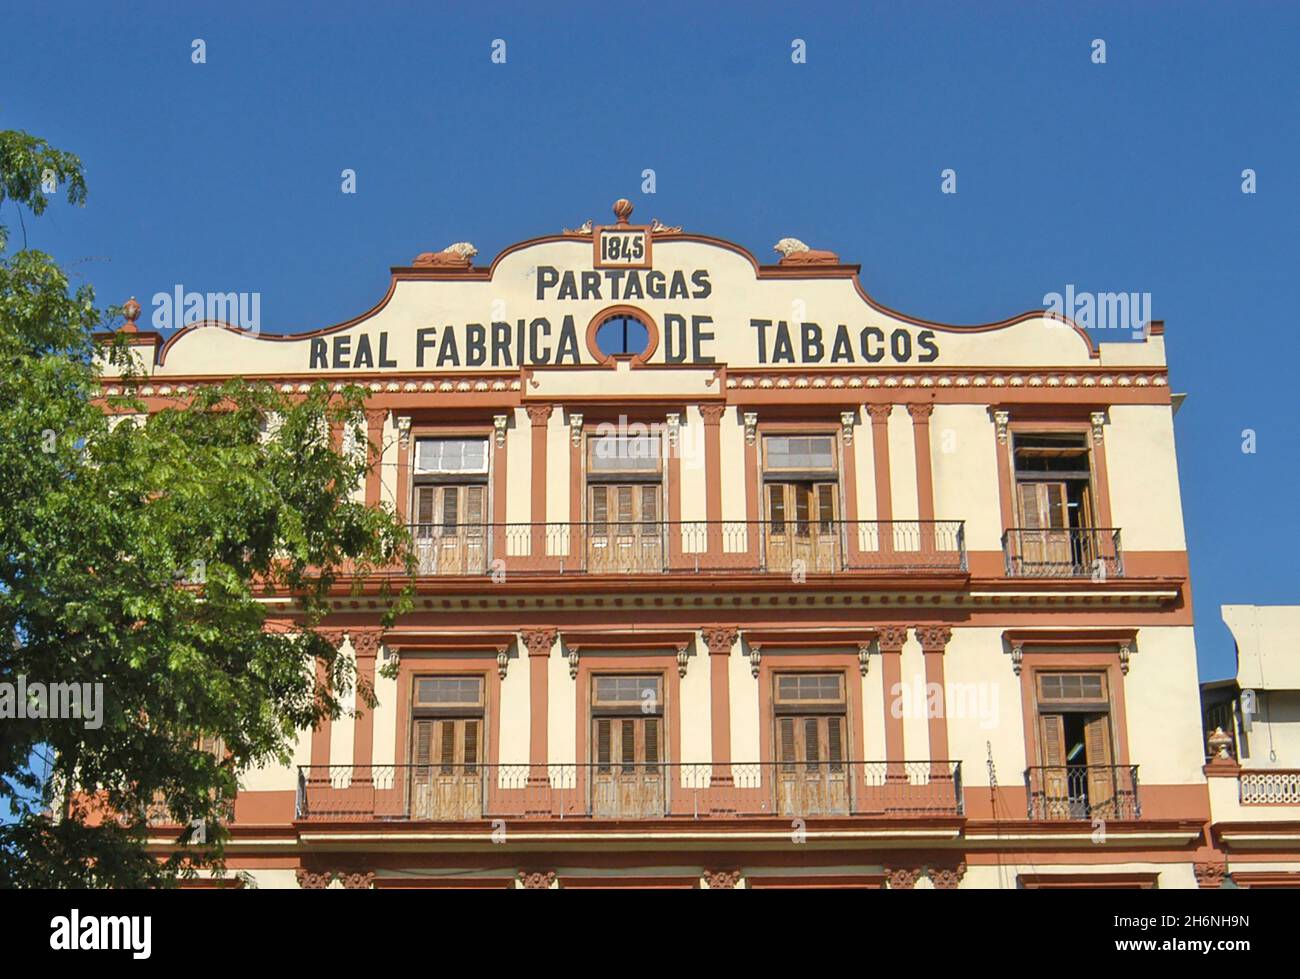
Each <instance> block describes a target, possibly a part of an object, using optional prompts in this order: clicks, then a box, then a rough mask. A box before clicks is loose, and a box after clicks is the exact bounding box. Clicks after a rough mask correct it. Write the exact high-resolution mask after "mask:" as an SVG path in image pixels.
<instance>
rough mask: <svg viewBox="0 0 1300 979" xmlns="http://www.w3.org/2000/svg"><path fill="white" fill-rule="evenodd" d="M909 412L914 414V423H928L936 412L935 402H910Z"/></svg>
mask: <svg viewBox="0 0 1300 979" xmlns="http://www.w3.org/2000/svg"><path fill="white" fill-rule="evenodd" d="M907 413H908V414H909V415H911V416H912V424H913V425H928V424H929V423H930V415H932V414H933V413H934V404H933V403H932V402H929V401H926V402H921V403H913V404H908V406H907Z"/></svg>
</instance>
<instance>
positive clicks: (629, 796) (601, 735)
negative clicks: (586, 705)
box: [591, 674, 665, 819]
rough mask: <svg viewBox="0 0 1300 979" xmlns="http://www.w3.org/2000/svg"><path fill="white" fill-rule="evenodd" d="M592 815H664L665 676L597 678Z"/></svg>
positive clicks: (593, 705) (593, 702)
mask: <svg viewBox="0 0 1300 979" xmlns="http://www.w3.org/2000/svg"><path fill="white" fill-rule="evenodd" d="M591 684H592V690H591V756H592V779H591V782H592V799H591V809H592V815H593V816H595V817H597V818H599V819H619V818H628V817H646V816H662V815H663V813H664V782H665V779H664V761H665V759H664V708H663V677H662V676H658V675H654V674H651V675H645V676H634V675H626V674H620V675H613V676H593V677H592V678H591Z"/></svg>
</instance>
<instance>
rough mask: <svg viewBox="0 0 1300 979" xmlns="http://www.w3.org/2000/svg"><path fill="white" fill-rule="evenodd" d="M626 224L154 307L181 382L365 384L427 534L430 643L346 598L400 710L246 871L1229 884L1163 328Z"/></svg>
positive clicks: (269, 790)
mask: <svg viewBox="0 0 1300 979" xmlns="http://www.w3.org/2000/svg"><path fill="white" fill-rule="evenodd" d="M631 209H632V208H631V205H630V204H628V203H627V202H619V203H618V204H617V205H616V207H615V212H616V215H617V218H618V223H617V224H612V225H607V226H604V227H596V228H594V229H593V228H592V227H591V223H590V222H588V223H587V224H586V225H584V226H583V227H581V228H579V229H577V230H575V231H565V232H564V233H562V234H556V235H550V236H547V237H542V238H535V239H532V240H529V241H525V242H522V243H520V244H518V245H514V246H512V247H510V248H507V249H506V250H504V251H503V252H501V253H500V254H499V255H498V256H497V257H496V258H495V259H494V260H493V261H492V263H491V265H490V266H488V267H476V266H473V265H472V264H471V256H472V254H473V249H472V247H470V246H453V247H451V248H449V249H447V250H445V251H443V252H437V253H428V254H425V255H421V256H419V257H418V258H417V259H416V260H415V262H414V263H413V264H412V265H411V266H409V267H402V268H395V269H393V270H392V282H391V285H390V287H389V290H388V293H387V295H385V296H384V298H383V299H382V300H381V301H380V302H379V303H378V305H376V306H375V307H374V308H373V309H372V310H370V311H369V312H367V313H364V314H362V315H360V316H356V317H353V318H351V319H349V320H347V321H346V322H343V323H341V324H339V325H337V326H332V327H327V328H325V329H321V330H317V331H315V332H312V333H306V334H300V335H295V336H269V335H252V334H249V333H246V332H244V331H240V330H236V329H233V328H197V327H190V328H186V329H184V330H183V331H181V332H180V333H178V334H177V335H174V336H172V337H171V338H169V339H167V340H166V342H163V340H162V338H161V337H160V336H158V335H157V334H154V333H150V332H146V331H140V330H138V329H137V328H136V327H135V325H134V324H130V325H128V327H127V329H129V330H131V331H133V332H134V333H135V336H134V338H133V339H134V343H136V344H137V349H138V350H140V351H141V352H142V354H144V359H145V360H146V361H147V362H148V364H149V366H150V369H151V371H152V378H151V379H150V380H149V381H148V382H147V384H146V386H145V387H144V388H143V389H142V392H141V393H142V394H143V395H144V400H145V401H146V402H147V403H148V404H149V405H150V407H151V409H152V408H157V407H161V406H163V405H167V404H172V403H174V399H176V398H184V397H185V396H186V395H187V393H189V392H191V391H193V390H194V389H195V388H196V387H197V386H199V385H205V384H213V383H217V382H219V381H221V380H222V379H224V378H227V377H229V376H232V375H239V376H244V377H248V378H257V379H260V380H267V381H272V382H274V383H275V384H276V385H278V386H280V387H281V388H282V389H283V390H286V391H290V392H292V391H297V390H305V386H307V385H310V384H312V383H313V382H315V381H320V380H326V381H329V382H331V383H335V384H341V383H345V382H358V383H362V384H365V385H367V386H368V387H369V389H370V391H371V397H370V401H369V406H368V410H367V416H366V417H367V421H368V430H369V433H370V438H371V440H372V442H374V443H375V444H376V445H377V446H380V449H379V458H378V462H379V465H378V466H377V468H376V469H375V471H374V474H373V476H372V477H371V478H370V479H369V481H368V482H367V483H366V485H365V486H364V487H358V490H357V493H358V496H359V497H361V498H364V499H365V500H366V501H369V502H370V503H373V504H387V505H389V506H392V507H393V508H395V510H396V512H397V513H398V514H400V516H401V518H402V519H403V521H405V522H406V523H408V524H410V525H411V529H412V534H413V536H414V539H415V542H416V545H417V549H418V556H419V562H420V576H419V578H418V581H417V585H418V591H419V595H418V598H417V600H416V608H415V611H414V612H413V613H412V614H410V615H407V616H405V617H404V618H402V620H401V621H400V622H399V623H398V624H397V625H396V627H395V628H393V629H391V630H389V631H381V630H380V629H379V627H378V602H379V598H378V597H377V588H378V585H379V581H378V580H375V581H372V582H371V583H370V585H369V586H368V590H367V592H366V593H364V594H362V595H361V596H359V597H358V596H351V595H348V594H346V593H344V592H342V591H340V594H339V596H338V598H337V600H336V601H335V603H334V609H335V614H334V617H333V619H332V621H331V622H330V623H328V627H329V628H330V629H333V630H335V635H336V637H337V639H338V641H339V642H340V643H341V648H342V649H344V651H345V652H346V653H347V655H349V656H355V657H356V660H357V668H358V670H359V672H360V674H361V675H362V676H364V677H367V678H369V677H376V679H375V687H376V691H377V693H378V697H379V706H378V708H377V709H376V710H375V711H373V712H368V711H362V712H360V713H359V714H358V715H357V716H356V718H355V719H353V718H348V719H346V720H345V721H343V722H336V723H333V724H329V723H326V724H323V725H321V726H320V727H319V728H318V729H316V730H314V731H308V732H304V734H303V735H302V738H301V741H300V743H299V745H298V749H297V758H296V762H297V764H296V765H295V766H294V767H289V768H272V769H266V770H262V771H257V772H255V773H252V774H250V775H249V776H248V777H247V778H246V780H245V783H244V791H243V792H242V793H241V794H240V796H239V799H238V801H237V806H236V810H235V817H234V820H233V823H232V826H231V828H232V833H233V840H232V842H231V845H230V849H229V856H230V866H231V867H232V868H235V869H244V870H247V871H248V872H250V873H251V874H252V875H253V876H254V877H255V878H256V879H257V880H258V882H259V883H260V884H261V885H262V886H297V885H298V884H302V885H304V886H325V885H328V884H330V883H331V882H333V883H334V884H335V885H336V886H337V885H339V884H340V883H341V884H342V885H343V886H371V885H373V886H383V887H389V886H425V887H433V886H469V885H482V886H529V887H533V886H562V887H580V886H607V885H620V884H622V885H639V886H650V885H660V886H699V884H700V883H701V882H706V883H707V886H710V887H731V886H737V885H740V886H747V887H764V886H823V887H853V886H862V887H875V886H884V885H886V884H887V885H888V886H891V887H911V886H918V887H929V886H937V887H955V886H960V887H969V888H979V887H1016V886H1022V887H1050V886H1100V885H1114V886H1138V887H1149V886H1160V887H1192V886H1195V885H1196V883H1197V881H1198V874H1197V871H1196V870H1195V869H1194V868H1195V867H1196V865H1197V864H1198V863H1205V861H1207V860H1210V859H1212V858H1213V857H1214V854H1213V853H1212V851H1210V850H1209V849H1208V848H1206V847H1205V845H1204V839H1203V832H1204V828H1205V826H1206V824H1207V822H1208V820H1209V805H1208V797H1207V792H1206V787H1205V776H1204V774H1203V772H1202V766H1203V763H1204V757H1203V751H1202V747H1201V739H1200V729H1199V724H1198V697H1197V676H1196V655H1195V647H1194V643H1193V636H1192V612H1191V605H1190V597H1189V596H1190V592H1189V585H1188V562H1187V554H1186V545H1185V541H1184V536H1183V525H1182V509H1181V501H1180V495H1179V487H1178V474H1177V471H1176V463H1175V455H1174V432H1173V411H1172V406H1171V396H1170V391H1169V386H1168V383H1167V371H1166V366H1165V351H1164V343H1165V338H1164V328H1163V324H1161V323H1158V322H1157V323H1151V324H1148V325H1147V327H1146V329H1145V330H1144V331H1141V332H1142V333H1143V334H1144V335H1143V336H1141V337H1140V338H1139V339H1138V341H1137V342H1115V343H1102V344H1100V345H1097V344H1094V342H1093V340H1092V339H1091V338H1090V337H1089V336H1088V335H1087V334H1086V333H1085V332H1084V331H1082V330H1080V329H1079V328H1078V327H1076V326H1075V325H1074V324H1073V323H1070V322H1068V321H1063V320H1060V319H1058V318H1054V317H1052V316H1048V315H1045V314H1043V313H1042V312H1038V313H1026V314H1023V315H1020V316H1016V317H1014V318H1011V319H1008V320H1004V321H1002V322H999V323H993V324H988V325H985V326H976V327H954V326H947V325H943V324H938V323H930V322H926V321H924V320H920V319H917V318H915V317H911V316H907V315H904V314H901V313H897V312H894V311H892V310H889V309H887V308H885V307H883V306H881V305H880V304H879V303H877V302H875V301H874V300H872V299H871V298H870V297H869V296H868V295H867V294H866V292H865V291H864V290H863V288H862V286H861V284H860V282H859V280H858V267H857V266H854V265H846V264H842V263H841V262H840V260H839V258H838V256H836V255H834V254H832V253H830V252H821V251H814V250H811V249H808V248H807V247H806V246H803V245H802V244H801V243H799V242H797V241H794V240H793V239H783V240H782V242H781V243H780V244H779V245H778V251H780V252H781V253H782V258H781V261H780V262H779V264H775V265H760V264H759V262H758V261H757V260H756V259H755V258H754V256H753V255H752V254H751V253H750V252H748V251H747V250H745V249H744V248H742V247H740V246H738V245H735V244H732V243H730V242H727V241H723V240H720V239H716V238H710V237H707V236H703V235H697V234H691V233H683V232H682V231H681V230H680V229H677V228H668V227H664V226H663V225H661V224H660V223H659V222H658V221H656V222H654V224H653V225H650V226H646V225H640V226H638V225H632V224H630V223H629V222H628V217H629V214H630V212H631ZM133 314H134V315H138V310H133ZM105 387H106V389H107V390H108V391H112V390H114V389H115V385H114V381H113V379H112V378H111V377H107V378H105ZM274 616H275V619H276V624H277V626H284V625H292V623H293V622H294V617H295V607H294V603H293V599H292V597H291V596H288V595H285V596H283V598H282V600H281V601H280V602H279V603H278V604H277V606H276V608H275V610H274ZM385 662H395V663H396V664H397V665H398V676H397V678H396V679H395V680H389V679H386V678H384V677H382V676H380V675H379V674H377V672H376V670H377V666H378V665H380V664H382V663H385ZM157 843H158V846H159V847H160V848H165V847H166V845H167V838H166V836H165V835H160V836H159V838H158V841H157ZM1201 879H1202V882H1204V881H1205V875H1204V874H1201Z"/></svg>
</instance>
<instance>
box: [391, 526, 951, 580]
mask: <svg viewBox="0 0 1300 979" xmlns="http://www.w3.org/2000/svg"><path fill="white" fill-rule="evenodd" d="M409 529H410V533H411V538H412V548H413V551H414V557H415V561H416V567H417V573H418V574H420V575H486V574H493V573H496V572H501V573H505V574H620V575H626V574H667V573H691V574H694V573H707V572H730V573H736V572H759V573H761V572H767V573H772V574H781V575H790V574H799V573H803V574H833V573H836V572H844V571H911V570H918V571H919V570H930V571H958V572H960V571H965V570H966V534H965V525H964V523H963V521H960V520H935V521H918V520H894V521H868V520H826V521H806V520H805V521H795V520H789V521H772V520H763V521H745V520H720V521H704V520H701V521H680V522H671V521H655V522H629V523H615V522H609V523H510V524H473V525H471V524H450V525H449V524H413V525H411V526H410V528H409Z"/></svg>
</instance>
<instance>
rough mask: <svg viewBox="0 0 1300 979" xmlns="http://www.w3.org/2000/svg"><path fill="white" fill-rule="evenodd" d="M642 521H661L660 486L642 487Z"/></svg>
mask: <svg viewBox="0 0 1300 979" xmlns="http://www.w3.org/2000/svg"><path fill="white" fill-rule="evenodd" d="M641 522H642V523H658V522H659V487H658V486H642V487H641Z"/></svg>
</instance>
